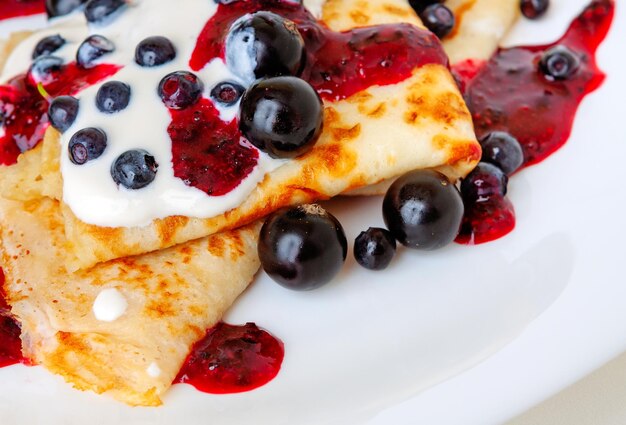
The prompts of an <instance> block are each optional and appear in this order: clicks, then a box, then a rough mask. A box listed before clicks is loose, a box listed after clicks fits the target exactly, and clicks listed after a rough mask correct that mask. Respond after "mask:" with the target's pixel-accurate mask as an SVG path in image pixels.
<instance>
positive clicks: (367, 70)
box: [189, 0, 448, 100]
mask: <svg viewBox="0 0 626 425" xmlns="http://www.w3.org/2000/svg"><path fill="white" fill-rule="evenodd" d="M300 3H301V2H288V1H276V0H249V1H237V2H234V3H230V4H220V6H219V8H218V10H217V13H216V14H215V15H214V16H213V17H212V18H211V19H210V20H209V22H207V24H206V25H205V27H204V30H203V31H202V33H201V34H200V37H199V38H198V43H197V45H196V49H195V51H194V53H193V55H192V57H191V60H190V62H189V65H190V67H191V69H193V70H195V71H198V70H200V69H202V68H203V67H204V66H205V65H206V64H207V63H209V61H211V60H212V59H214V58H216V57H221V58H224V57H225V53H226V52H225V38H226V36H227V35H228V30H229V29H230V27H231V25H232V23H233V22H235V21H236V20H237V19H238V18H240V17H241V16H243V15H245V14H248V13H254V12H257V11H261V10H263V11H270V12H274V13H276V14H278V15H280V16H283V17H285V18H287V19H290V20H291V21H293V22H294V23H295V24H296V25H297V27H298V31H300V34H301V35H302V37H303V39H304V42H305V50H306V53H305V55H306V58H305V65H304V70H303V72H302V75H301V78H303V79H304V80H306V81H308V82H309V83H310V84H311V85H312V86H313V87H314V88H315V89H316V90H317V92H318V93H319V94H320V96H322V97H323V98H325V99H328V100H339V99H344V98H346V97H349V96H351V95H353V94H355V93H357V92H359V91H361V90H365V89H367V88H368V87H371V86H373V85H388V84H394V83H398V82H400V81H403V80H405V79H406V78H408V77H409V76H410V75H411V72H413V70H414V69H415V68H417V67H419V66H423V65H427V64H434V63H436V64H442V65H447V64H448V58H447V56H446V54H445V52H444V51H443V47H442V46H441V43H440V42H439V40H438V39H437V37H435V36H434V35H433V34H432V33H430V32H429V31H427V30H423V29H420V28H417V27H415V26H413V25H410V24H393V25H380V26H372V27H367V28H357V29H354V30H351V31H346V32H341V33H338V32H334V31H331V30H329V29H328V28H326V27H325V26H323V25H322V24H320V23H319V22H318V21H317V20H316V19H315V18H314V17H313V15H311V14H310V13H309V12H308V11H307V10H306V9H305V8H304V6H303V5H302V4H300Z"/></svg>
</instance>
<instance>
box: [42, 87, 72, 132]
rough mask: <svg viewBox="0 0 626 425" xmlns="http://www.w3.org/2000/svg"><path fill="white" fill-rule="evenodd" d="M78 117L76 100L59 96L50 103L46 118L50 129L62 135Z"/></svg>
mask: <svg viewBox="0 0 626 425" xmlns="http://www.w3.org/2000/svg"><path fill="white" fill-rule="evenodd" d="M77 115H78V99H76V98H75V97H72V96H59V97H57V98H55V99H54V100H53V101H52V102H50V107H49V108H48V117H49V118H50V124H51V125H52V127H54V128H56V129H57V130H59V131H60V132H61V133H64V132H65V131H66V130H67V129H68V128H70V127H71V126H72V124H74V121H75V120H76V116H77Z"/></svg>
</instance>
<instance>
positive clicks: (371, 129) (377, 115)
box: [5, 0, 480, 270]
mask: <svg viewBox="0 0 626 425" xmlns="http://www.w3.org/2000/svg"><path fill="white" fill-rule="evenodd" d="M362 3H363V2H362V1H359V0H342V1H339V0H333V1H330V2H327V4H326V5H325V6H324V7H323V9H322V11H323V12H322V13H323V15H322V20H323V21H324V22H325V23H327V24H328V25H329V26H330V27H331V28H332V29H340V30H343V29H346V27H348V26H350V25H352V26H353V27H354V26H361V24H360V23H364V22H367V23H372V24H373V23H376V24H379V23H385V22H387V23H398V22H408V23H412V24H415V25H421V24H420V22H419V19H418V18H417V16H416V14H415V12H414V11H413V10H412V9H411V7H410V6H409V5H408V3H407V2H405V1H404V0H385V1H382V2H375V5H374V6H371V5H370V6H367V7H361V6H363V5H362ZM366 3H368V2H366ZM357 13H358V14H359V16H362V18H359V19H358V20H357V21H358V22H357V21H354V19H353V16H355V14H357ZM347 16H349V17H350V18H349V19H350V22H352V24H349V23H347V21H346V19H348V18H345V17H347ZM366 18H367V19H366ZM359 22H360V23H359ZM324 106H325V112H324V131H323V133H322V135H321V137H320V139H319V140H318V142H317V144H316V145H315V146H314V148H313V149H312V150H311V151H310V152H308V153H306V154H304V155H302V156H301V157H298V158H296V159H292V160H289V161H287V162H286V163H285V164H284V165H282V166H280V167H279V168H277V169H275V170H274V171H271V172H269V173H268V174H266V175H265V177H264V179H263V180H262V181H261V183H259V184H258V185H257V186H256V187H255V188H254V189H253V190H252V192H251V193H250V194H249V195H248V196H247V197H245V199H244V200H243V202H242V203H241V204H239V205H238V206H237V207H235V208H233V209H231V210H229V211H226V212H225V213H223V214H219V215H217V216H215V217H211V218H195V217H187V216H172V217H166V218H162V219H155V220H153V221H152V222H151V223H149V224H148V225H145V226H141V227H101V226H96V225H92V224H88V223H85V222H83V221H81V220H80V219H78V218H77V217H76V215H75V214H74V213H73V212H72V210H71V209H70V208H69V207H68V206H67V205H65V203H63V202H61V203H62V206H61V210H62V213H63V218H64V227H65V232H66V235H67V239H68V242H69V244H68V249H69V250H70V252H71V253H72V255H71V256H68V257H67V259H66V266H67V267H68V269H69V270H77V269H82V268H88V267H90V266H93V265H94V264H97V263H100V262H104V261H108V260H111V259H115V258H121V257H125V256H128V255H137V254H142V253H146V252H151V251H155V250H158V249H162V248H166V247H170V246H174V245H176V244H179V243H183V242H186V241H188V240H193V239H196V238H200V237H204V236H207V235H210V234H213V233H216V232H219V231H221V230H225V229H233V228H237V227H239V226H241V225H245V224H247V223H251V222H253V221H255V220H257V219H259V218H261V217H264V216H265V215H267V214H268V213H269V212H271V211H273V210H276V209H278V208H280V207H283V206H286V205H292V204H297V203H304V202H310V201H314V200H319V199H328V198H331V197H333V196H335V195H338V194H341V193H344V192H346V191H349V190H352V189H356V188H360V187H364V186H369V185H372V184H376V183H379V182H382V181H385V180H388V179H391V178H394V177H396V176H399V175H401V174H403V173H405V172H408V171H410V170H414V169H426V168H434V169H437V170H439V171H441V172H443V173H444V174H446V175H448V176H449V178H450V179H452V180H457V179H458V178H459V177H462V176H464V175H466V174H467V173H468V172H469V171H470V170H471V169H472V168H473V167H474V166H475V164H476V163H477V161H478V160H479V159H480V146H479V144H478V142H477V141H476V138H475V135H474V132H473V126H472V121H471V116H470V114H469V112H468V110H467V108H466V106H465V103H464V101H463V98H462V96H461V94H460V93H459V91H458V88H457V86H456V84H455V81H454V79H453V78H452V76H451V75H450V72H449V70H448V69H447V67H446V66H444V65H438V64H430V65H425V66H422V67H418V68H416V69H414V70H413V72H412V75H411V76H410V77H409V78H407V79H406V80H404V81H402V82H400V83H397V84H392V85H386V86H372V87H370V88H368V89H366V90H363V91H361V92H359V93H357V94H355V95H353V96H350V97H348V98H347V99H343V100H339V101H325V104H324ZM47 137H48V138H49V139H51V140H54V139H55V138H58V134H56V133H55V131H54V130H49V132H48V134H47ZM28 154H29V153H27V155H28ZM162 165H163V164H162ZM56 180H58V178H56ZM5 196H7V197H13V196H19V195H12V194H10V193H7V192H6V191H5ZM60 199H61V201H62V199H63V198H62V197H61V198H60Z"/></svg>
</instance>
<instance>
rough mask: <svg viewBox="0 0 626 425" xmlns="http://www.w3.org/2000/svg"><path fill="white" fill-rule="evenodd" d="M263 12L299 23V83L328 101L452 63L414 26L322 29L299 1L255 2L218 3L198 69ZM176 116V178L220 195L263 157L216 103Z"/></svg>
mask: <svg viewBox="0 0 626 425" xmlns="http://www.w3.org/2000/svg"><path fill="white" fill-rule="evenodd" d="M261 10H263V11H271V12H274V13H276V14H278V15H280V16H283V17H285V18H287V19H290V20H291V21H293V22H295V24H296V25H297V27H298V30H299V31H300V33H301V35H302V37H303V39H304V41H305V51H306V52H305V56H306V58H305V61H304V62H305V66H304V69H303V71H302V73H301V75H300V77H301V78H303V79H304V80H306V81H308V82H309V83H310V84H311V85H312V86H313V88H315V90H316V91H317V92H318V93H319V95H320V96H321V97H322V98H324V99H327V100H339V99H344V98H346V97H349V96H351V95H353V94H355V93H357V92H359V91H361V90H364V89H366V88H368V87H371V86H373V85H387V84H393V83H397V82H399V81H403V80H405V79H406V78H408V77H409V76H410V75H411V72H412V71H413V70H414V69H415V68H416V67H418V66H423V65H426V64H431V63H437V64H443V65H447V63H448V58H447V56H446V54H445V52H444V51H443V48H442V46H441V43H440V42H439V40H438V39H437V37H435V36H434V35H433V34H431V33H430V32H428V31H426V30H422V29H420V28H417V27H415V26H413V25H409V24H395V25H381V26H374V27H368V28H357V29H355V30H351V31H346V32H341V33H339V32H334V31H331V30H329V29H328V28H327V27H325V26H323V25H321V24H320V23H319V22H318V21H317V20H316V19H315V18H314V17H313V16H312V15H311V14H310V13H309V12H308V11H307V10H306V9H305V8H304V6H303V5H302V4H299V3H298V2H288V1H282V2H281V1H275V0H249V1H237V2H233V3H230V4H220V5H219V7H218V10H217V12H216V13H215V15H214V16H213V17H212V18H211V19H210V20H209V21H208V22H207V24H206V25H205V27H204V29H203V30H202V32H201V34H200V36H199V38H198V42H197V45H196V48H195V50H194V52H193V54H192V57H191V59H190V62H189V65H190V67H191V69H192V70H194V71H199V70H201V69H202V68H204V66H205V65H206V64H208V63H209V62H210V61H211V60H213V59H215V58H216V57H220V58H225V55H226V52H225V40H226V36H227V35H228V30H229V29H230V27H231V25H232V24H233V22H235V21H236V20H237V19H239V18H240V17H242V16H244V15H246V14H248V13H254V12H257V11H261ZM322 52H323V53H322ZM171 115H172V124H171V125H170V127H169V133H170V138H171V139H172V145H173V158H174V161H173V162H174V175H175V176H176V177H178V178H180V179H182V180H183V181H185V182H186V183H187V184H189V185H191V186H194V187H196V188H198V189H200V190H202V191H204V192H206V193H208V194H210V195H216V196H217V195H223V194H226V193H228V192H230V191H231V190H232V189H234V188H235V187H237V186H238V185H239V183H240V182H241V181H242V180H243V179H244V178H245V177H246V176H247V175H248V174H249V173H250V172H251V171H252V170H253V169H254V166H255V165H256V163H257V159H258V152H257V151H256V150H255V149H249V148H248V147H246V146H242V145H241V144H240V140H241V139H242V135H241V133H240V132H239V130H238V128H237V125H236V124H234V123H223V122H222V121H221V120H220V119H219V115H218V114H217V113H216V111H215V110H211V106H210V104H209V102H202V103H200V104H198V105H196V106H194V107H192V108H191V110H189V111H183V112H181V111H171ZM190 123H191V127H192V128H194V129H196V128H197V129H203V128H204V129H213V132H212V133H211V132H208V133H207V132H204V133H200V132H196V131H195V130H190V131H188V132H187V134H183V133H185V130H184V129H185V128H187V127H188V126H189V124H190ZM181 130H182V131H181ZM233 158H235V159H236V163H235V164H234V165H233V162H232V159H233Z"/></svg>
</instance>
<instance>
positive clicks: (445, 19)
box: [420, 3, 455, 38]
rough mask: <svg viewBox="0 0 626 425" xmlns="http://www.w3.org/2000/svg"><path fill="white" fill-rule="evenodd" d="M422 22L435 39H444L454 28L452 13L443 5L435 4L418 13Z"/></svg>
mask: <svg viewBox="0 0 626 425" xmlns="http://www.w3.org/2000/svg"><path fill="white" fill-rule="evenodd" d="M420 18H421V19H422V22H423V23H424V25H425V26H426V28H428V29H429V30H430V31H432V32H433V34H435V35H436V36H437V37H439V38H444V37H445V36H446V35H448V34H450V31H452V29H453V28H454V24H455V19H454V13H452V11H451V10H450V9H448V8H447V7H446V6H444V5H443V4H439V3H435V4H432V5H430V6H428V7H427V8H425V9H424V10H423V11H422V12H421V13H420Z"/></svg>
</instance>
